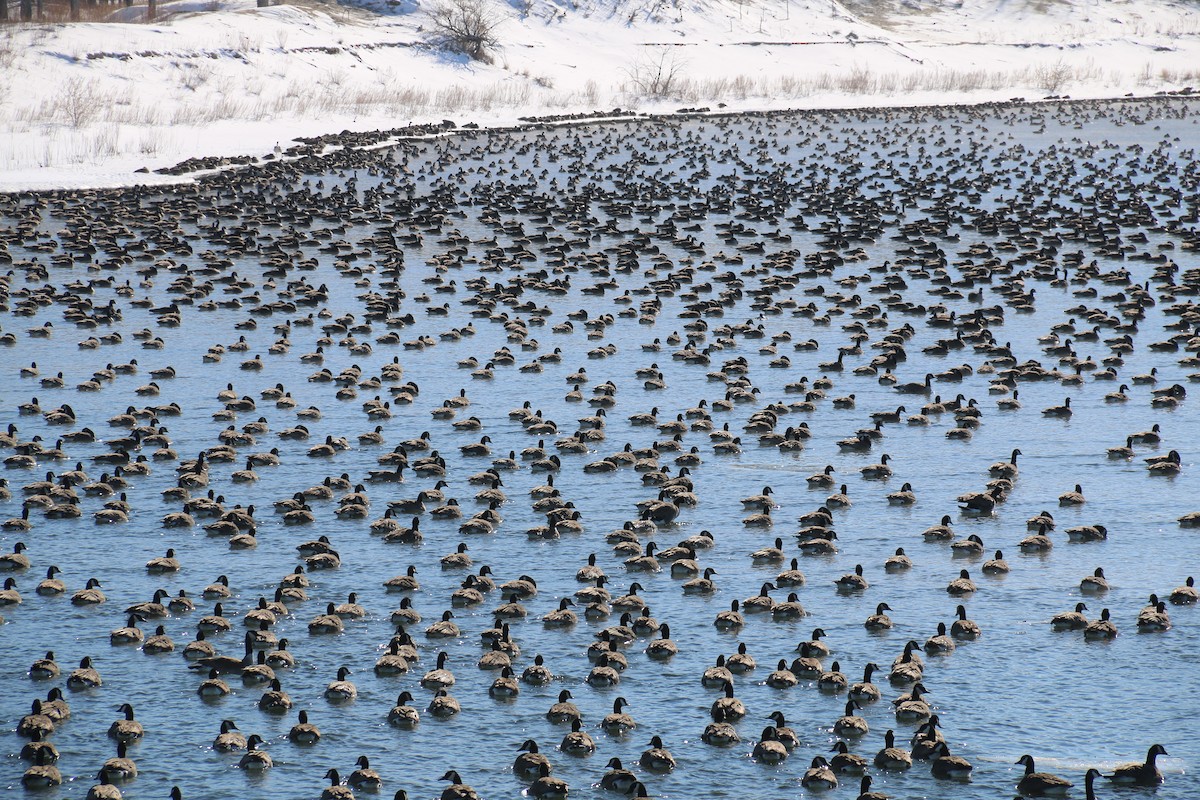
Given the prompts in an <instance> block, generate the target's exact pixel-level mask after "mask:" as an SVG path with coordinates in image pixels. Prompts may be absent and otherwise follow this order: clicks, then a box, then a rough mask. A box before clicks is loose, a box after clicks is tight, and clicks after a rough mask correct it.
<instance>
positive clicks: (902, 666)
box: [888, 640, 924, 684]
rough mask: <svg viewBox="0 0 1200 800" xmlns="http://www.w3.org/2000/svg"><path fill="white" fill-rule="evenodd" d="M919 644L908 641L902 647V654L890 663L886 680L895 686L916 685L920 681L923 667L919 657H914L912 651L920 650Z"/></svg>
mask: <svg viewBox="0 0 1200 800" xmlns="http://www.w3.org/2000/svg"><path fill="white" fill-rule="evenodd" d="M921 649H922V647H921V644H920V642H916V641H912V640H909V641H908V643H907V644H905V645H904V652H903V653H901V654H900V655H899V656H897V657H896V660H895V661H894V662H893V663H892V669H891V672H889V673H888V680H889V681H891V682H892V683H895V684H906V683H916V682H917V681H919V680H921V676H922V674H923V672H924V665H923V664H922V662H921V661H920V658H919V656H916V655H914V651H916V650H921Z"/></svg>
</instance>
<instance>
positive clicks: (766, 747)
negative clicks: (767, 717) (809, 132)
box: [751, 725, 788, 764]
mask: <svg viewBox="0 0 1200 800" xmlns="http://www.w3.org/2000/svg"><path fill="white" fill-rule="evenodd" d="M751 757H752V758H753V759H754V760H755V761H758V762H759V763H762V764H782V763H783V762H784V761H786V760H787V757H788V749H787V747H786V746H785V745H784V743H783V742H781V741H780V740H779V736H778V734H776V732H775V727H774V726H773V725H768V726H767V727H765V728H763V732H762V735H761V736H759V739H758V742H757V743H756V744H755V745H754V750H753V751H752V752H751Z"/></svg>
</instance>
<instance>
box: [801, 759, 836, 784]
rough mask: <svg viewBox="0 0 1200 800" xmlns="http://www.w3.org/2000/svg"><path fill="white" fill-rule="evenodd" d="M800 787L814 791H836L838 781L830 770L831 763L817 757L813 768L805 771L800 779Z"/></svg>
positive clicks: (810, 767)
mask: <svg viewBox="0 0 1200 800" xmlns="http://www.w3.org/2000/svg"><path fill="white" fill-rule="evenodd" d="M800 785H801V786H803V787H804V788H805V789H812V790H814V791H821V790H824V789H836V788H837V785H838V779H837V775H836V774H835V773H834V771H833V770H832V769H831V768H830V766H829V762H828V761H826V760H825V759H824V757H822V756H816V757H814V758H813V760H812V764H811V766H809V768H808V769H807V770H805V771H804V775H803V777H801V778H800Z"/></svg>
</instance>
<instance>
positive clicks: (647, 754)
mask: <svg viewBox="0 0 1200 800" xmlns="http://www.w3.org/2000/svg"><path fill="white" fill-rule="evenodd" d="M638 763H639V764H641V766H642V769H645V770H648V771H650V772H670V771H671V770H673V769H675V757H674V756H672V755H671V753H670V752H668V751H667V749H666V748H665V747H664V746H663V741H662V738H661V737H659V736H653V737H651V738H650V747H649V749H648V750H646V751H644V752H643V753H642V755H641V757H640V758H639V759H638Z"/></svg>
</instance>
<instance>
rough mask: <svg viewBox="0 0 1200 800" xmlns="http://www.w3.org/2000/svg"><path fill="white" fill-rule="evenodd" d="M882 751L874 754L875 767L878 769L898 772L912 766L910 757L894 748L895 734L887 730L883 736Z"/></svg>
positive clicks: (905, 752)
mask: <svg viewBox="0 0 1200 800" xmlns="http://www.w3.org/2000/svg"><path fill="white" fill-rule="evenodd" d="M883 742H884V744H883V749H882V750H880V751H879V752H878V753H876V754H875V759H874V763H875V766H877V767H879V768H880V769H886V770H891V771H895V772H899V771H902V770H906V769H909V768H910V767H911V766H912V756H911V755H909V754H908V752H907V751H905V750H903V749H901V748H899V747H896V734H895V732H894V731H892V730H890V729H889V730H888V731H887V733H885V734H884V735H883Z"/></svg>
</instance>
